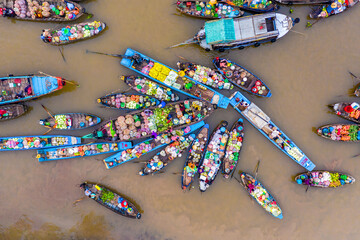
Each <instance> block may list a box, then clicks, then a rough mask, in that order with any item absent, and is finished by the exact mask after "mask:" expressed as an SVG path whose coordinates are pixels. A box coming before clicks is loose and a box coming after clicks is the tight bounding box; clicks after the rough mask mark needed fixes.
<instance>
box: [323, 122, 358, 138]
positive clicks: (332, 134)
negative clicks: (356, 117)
mask: <svg viewBox="0 0 360 240" xmlns="http://www.w3.org/2000/svg"><path fill="white" fill-rule="evenodd" d="M316 133H317V134H318V135H319V136H321V137H323V138H326V139H329V140H333V141H341V142H360V125H357V124H330V125H325V126H322V127H319V128H318V129H317V131H316Z"/></svg>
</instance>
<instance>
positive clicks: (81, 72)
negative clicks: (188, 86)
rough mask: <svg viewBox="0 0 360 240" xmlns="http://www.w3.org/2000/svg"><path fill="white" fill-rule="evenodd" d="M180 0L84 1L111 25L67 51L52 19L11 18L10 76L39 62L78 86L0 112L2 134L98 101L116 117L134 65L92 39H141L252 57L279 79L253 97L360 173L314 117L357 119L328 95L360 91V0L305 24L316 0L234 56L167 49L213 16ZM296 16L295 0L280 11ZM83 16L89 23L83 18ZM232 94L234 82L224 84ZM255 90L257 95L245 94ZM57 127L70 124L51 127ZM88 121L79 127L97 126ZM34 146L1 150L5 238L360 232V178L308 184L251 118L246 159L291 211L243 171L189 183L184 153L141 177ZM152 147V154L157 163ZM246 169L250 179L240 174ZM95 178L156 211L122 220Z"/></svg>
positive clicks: (159, 48) (329, 159)
mask: <svg viewBox="0 0 360 240" xmlns="http://www.w3.org/2000/svg"><path fill="white" fill-rule="evenodd" d="M173 2H174V1H171V0H151V1H144V0H106V1H96V0H95V1H91V0H90V1H86V2H84V6H85V7H86V9H87V11H88V12H91V13H93V14H94V17H93V19H99V20H102V21H104V22H106V23H107V24H108V26H109V27H108V29H107V30H106V32H105V33H104V34H102V35H101V36H99V37H97V38H94V39H92V40H88V41H83V42H79V43H75V44H71V45H68V46H65V48H64V55H65V58H66V62H64V61H63V59H62V57H61V55H60V53H59V50H58V48H57V47H53V46H48V45H46V44H44V43H43V42H42V41H41V40H40V37H39V35H40V33H41V30H42V29H43V28H48V27H54V26H58V24H54V23H33V22H24V21H11V20H9V19H5V18H4V19H3V18H2V19H0V33H1V35H0V63H1V68H0V75H1V76H6V75H7V74H10V73H12V74H14V75H15V74H27V73H36V72H37V71H39V70H40V71H43V72H47V73H50V74H53V75H59V76H63V77H65V78H67V79H70V80H75V81H77V82H78V83H79V84H80V87H79V88H75V89H74V88H71V87H70V86H67V88H65V90H64V91H61V92H59V93H57V94H54V95H51V96H49V97H44V98H40V99H38V100H36V101H32V102H30V103H29V104H30V105H31V106H32V108H33V109H32V111H31V112H30V113H29V114H27V115H25V116H23V117H21V118H19V119H16V120H12V121H8V122H2V123H1V125H0V133H1V136H16V135H34V134H42V133H44V132H45V131H46V129H44V128H43V127H42V126H40V125H39V124H38V120H39V119H40V118H43V117H46V116H47V114H46V112H45V111H44V110H43V109H42V107H41V104H44V105H45V106H46V107H47V108H49V109H50V110H51V111H52V112H57V113H61V112H90V113H93V114H96V115H98V116H102V117H103V118H104V119H108V118H110V117H115V116H117V115H118V114H119V113H120V112H118V111H116V110H110V109H104V108H101V107H100V106H99V104H97V103H96V101H95V100H96V98H98V97H100V96H102V95H105V94H106V93H110V92H113V91H115V90H118V89H126V88H127V87H126V86H125V84H124V83H122V82H120V80H119V79H118V77H119V76H120V75H122V74H134V73H133V72H131V71H130V70H128V69H126V68H125V67H122V66H120V65H119V59H117V58H112V57H106V56H100V55H94V54H86V52H85V51H86V49H89V50H94V51H100V52H107V53H117V54H122V53H124V52H125V49H126V48H127V47H131V48H133V49H136V50H138V51H140V52H142V53H144V54H146V55H148V56H150V57H153V58H155V59H157V60H159V61H161V62H163V63H165V64H167V65H169V66H172V67H175V66H176V65H175V64H176V62H177V61H178V60H179V56H181V57H184V58H187V59H189V60H191V61H193V62H197V63H200V64H203V65H207V66H212V63H211V60H212V58H213V57H215V56H223V57H228V58H230V59H232V60H234V61H236V62H238V63H239V64H241V65H243V66H244V67H246V68H248V69H249V70H251V71H252V72H254V73H255V74H256V75H258V76H259V77H260V78H262V79H263V80H264V81H265V82H266V84H267V85H268V86H269V87H270V89H271V90H272V94H273V95H272V97H271V98H268V99H264V98H257V97H252V96H250V99H251V100H253V101H254V102H255V103H256V104H257V105H258V106H259V107H260V108H262V109H263V110H264V111H265V112H266V113H267V114H268V115H269V116H270V117H271V118H272V120H273V121H274V122H275V123H276V124H277V125H278V126H279V127H280V128H281V129H282V130H283V131H284V132H285V133H286V134H287V135H288V136H289V137H290V138H291V139H292V140H293V141H294V142H295V143H296V144H297V145H298V146H299V147H300V148H301V149H302V150H303V151H304V152H305V153H306V155H307V156H308V157H309V158H310V159H311V160H312V161H313V162H314V163H315V164H316V165H317V167H316V169H327V170H338V171H343V172H347V173H349V174H351V175H353V176H354V177H355V178H359V176H360V167H359V164H358V161H359V157H357V158H353V156H354V155H356V154H359V153H360V149H359V145H358V143H348V144H347V143H337V142H333V141H330V140H326V139H323V138H321V137H319V136H317V135H316V134H315V133H314V132H313V131H312V128H313V127H317V126H320V125H323V124H328V123H346V122H347V121H346V120H344V119H341V118H339V117H337V116H336V115H333V114H330V113H328V108H327V106H326V105H327V104H331V103H335V102H337V101H341V100H350V101H356V100H357V99H356V98H355V97H350V96H349V95H348V91H349V89H350V88H352V87H353V85H354V84H357V83H358V82H357V80H355V79H352V78H351V76H350V75H349V74H348V71H349V70H350V71H352V72H354V73H355V74H358V75H359V76H360V67H359V66H360V45H359V44H358V42H359V40H358V39H359V37H360V25H359V24H358V21H359V14H360V6H355V7H354V8H353V9H351V10H349V11H347V12H346V13H343V14H340V15H338V16H333V17H331V18H329V19H326V20H324V21H320V22H318V23H316V24H315V25H314V26H313V27H312V28H310V29H305V24H306V21H307V19H306V16H307V14H308V12H309V11H310V8H309V7H308V6H299V7H294V13H293V14H292V16H293V17H300V19H301V22H300V23H299V24H297V25H296V26H295V27H294V28H293V30H294V31H296V32H297V33H296V32H290V33H288V34H287V35H286V36H285V37H284V38H282V39H280V40H279V41H277V42H276V43H274V44H265V45H262V46H260V47H259V48H252V47H251V48H246V49H245V50H232V51H229V52H224V53H221V54H219V53H217V52H205V51H204V50H202V49H201V48H200V47H198V46H184V47H178V48H173V49H167V47H169V46H171V45H173V44H176V43H179V42H182V41H183V40H186V39H188V38H189V37H191V36H192V35H193V34H195V33H196V32H197V30H198V29H199V28H200V27H201V25H202V24H203V20H199V19H195V18H190V17H186V16H178V15H177V12H176V10H175V7H174V5H172V3H173ZM279 11H280V12H282V13H286V14H288V11H289V8H288V7H286V6H283V7H282V8H281V9H280V10H279ZM81 20H85V18H82V19H81ZM222 93H223V94H225V95H227V96H230V95H231V92H228V91H222ZM247 96H248V95H247ZM239 117H240V114H238V113H237V112H236V111H235V110H234V109H231V107H229V108H228V109H226V110H225V109H218V110H217V111H216V112H215V113H214V114H213V115H212V116H210V117H209V118H208V119H207V120H206V122H208V123H209V124H210V127H211V129H213V128H214V127H215V126H216V125H217V123H219V121H220V120H226V121H228V122H229V123H230V124H233V122H234V121H235V120H236V119H238V118H239ZM53 133H54V134H56V133H58V134H60V133H61V134H63V133H64V132H61V131H57V132H56V131H53ZM87 133H88V131H86V130H83V131H75V132H69V133H68V134H74V135H79V136H82V135H85V134H87ZM35 154H36V152H33V151H19V152H2V153H0V166H1V167H0V179H1V185H0V202H1V204H0V226H1V228H0V239H11V240H12V239H312V238H314V237H315V238H317V239H328V240H330V239H358V236H359V233H360V229H359V228H358V226H359V224H360V218H359V217H358V213H357V211H358V208H359V202H358V198H359V197H360V185H359V184H358V183H355V184H354V185H351V186H346V187H343V188H340V189H333V190H329V189H313V188H311V189H309V190H308V191H307V192H306V193H305V187H303V186H299V185H297V184H296V183H295V182H293V181H292V178H293V176H294V175H296V174H298V173H300V172H303V171H304V169H303V168H301V167H300V166H299V165H297V164H296V163H294V162H293V161H292V160H291V159H290V158H289V157H287V156H286V155H284V154H283V153H282V152H281V151H280V150H279V149H277V148H276V147H275V146H274V145H273V144H271V143H270V142H269V141H268V140H267V139H265V138H264V137H263V136H262V135H261V134H260V133H259V132H258V131H257V130H256V129H255V128H254V127H253V126H252V125H251V124H249V123H248V122H245V140H244V147H243V149H242V152H241V160H240V162H239V164H238V168H237V170H240V169H241V170H243V171H247V172H250V173H252V172H253V171H254V168H255V165H256V163H257V161H258V159H261V164H260V168H259V173H258V179H259V180H260V181H261V182H262V183H263V184H264V185H265V187H267V188H268V190H269V191H270V192H271V193H272V195H273V196H274V197H275V198H276V199H277V201H278V203H279V204H280V206H281V208H282V210H283V215H284V219H283V220H278V219H276V218H274V217H272V216H270V215H269V214H267V213H266V212H265V211H264V210H263V209H262V208H261V207H260V206H258V204H257V203H255V202H254V201H252V200H250V198H249V196H248V194H247V193H246V191H245V190H244V189H243V188H242V187H241V186H240V185H239V183H238V182H237V181H236V180H234V179H233V180H231V181H225V180H224V179H223V178H222V177H220V176H219V177H218V178H217V179H216V181H215V182H214V184H213V185H212V186H211V187H210V189H209V190H208V191H207V192H205V193H203V194H201V193H200V192H199V191H198V182H197V181H196V184H195V185H194V186H195V188H194V189H192V190H191V191H189V192H186V193H184V192H183V191H182V190H181V188H180V178H181V177H180V175H177V174H176V173H178V172H181V170H182V167H183V164H184V160H185V159H184V157H182V158H180V159H177V160H176V161H174V162H173V163H172V164H171V165H169V166H168V167H167V169H166V171H165V173H163V174H159V175H155V176H144V177H141V176H139V175H138V174H137V173H138V170H139V169H140V168H142V164H139V163H138V164H135V163H127V164H124V165H121V166H119V167H116V168H114V169H111V170H107V169H106V168H105V166H104V164H103V163H102V162H101V160H102V159H103V156H98V157H90V158H82V159H73V160H63V161H54V162H44V163H39V162H38V161H37V159H36V158H35ZM152 155H153V154H149V155H145V157H143V158H141V160H146V159H148V158H149V157H151V156H152ZM236 176H238V175H237V174H236ZM85 180H88V181H93V182H98V183H102V184H105V185H107V186H111V187H112V188H113V189H116V190H117V191H119V192H121V193H124V194H126V195H128V196H130V197H132V198H133V199H135V200H136V202H137V203H138V204H139V205H140V206H141V207H142V209H143V210H144V213H143V216H142V219H141V220H132V219H127V218H124V217H121V216H119V215H117V214H115V213H113V212H111V211H109V210H108V209H106V208H104V207H101V206H100V205H98V204H97V203H95V202H94V201H92V200H90V199H84V200H83V201H80V202H79V203H77V205H76V206H75V207H74V206H73V202H74V201H75V200H77V199H79V198H81V197H83V193H82V192H81V191H80V189H79V188H78V184H80V183H81V182H83V181H85Z"/></svg>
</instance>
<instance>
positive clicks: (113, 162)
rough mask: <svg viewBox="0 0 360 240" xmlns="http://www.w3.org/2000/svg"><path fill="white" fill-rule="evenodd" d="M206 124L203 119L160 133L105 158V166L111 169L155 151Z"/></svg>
mask: <svg viewBox="0 0 360 240" xmlns="http://www.w3.org/2000/svg"><path fill="white" fill-rule="evenodd" d="M204 124H205V123H204V121H201V122H198V123H195V124H193V125H190V126H187V127H185V128H182V129H179V130H173V131H171V132H166V133H163V134H161V135H158V136H157V137H156V138H149V139H147V140H145V141H142V142H140V143H138V144H136V145H135V146H134V147H133V148H129V149H127V150H124V151H121V152H118V153H116V154H115V155H113V156H110V157H107V158H105V159H104V163H105V166H106V168H107V169H111V168H114V167H116V166H119V165H121V164H123V163H126V162H129V161H131V160H133V159H136V158H140V157H141V156H143V155H145V154H147V153H150V152H153V151H155V150H157V149H160V148H162V147H164V146H166V145H168V144H170V143H172V142H173V141H174V140H175V138H176V137H177V136H183V135H187V134H190V133H192V132H194V131H196V130H198V129H199V128H201V127H202V126H204ZM174 137H175V138H174Z"/></svg>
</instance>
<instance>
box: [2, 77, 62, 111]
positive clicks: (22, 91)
mask: <svg viewBox="0 0 360 240" xmlns="http://www.w3.org/2000/svg"><path fill="white" fill-rule="evenodd" d="M64 85H65V81H64V79H63V78H61V77H49V76H30V75H29V76H9V77H3V78H0V105H2V104H9V103H16V102H21V101H28V100H30V99H34V98H38V97H41V96H44V95H46V94H49V93H52V92H55V91H57V90H60V89H62V88H63V86H64Z"/></svg>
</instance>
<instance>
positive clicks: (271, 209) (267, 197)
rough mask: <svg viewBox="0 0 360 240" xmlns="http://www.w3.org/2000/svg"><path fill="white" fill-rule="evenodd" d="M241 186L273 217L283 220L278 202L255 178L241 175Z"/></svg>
mask: <svg viewBox="0 0 360 240" xmlns="http://www.w3.org/2000/svg"><path fill="white" fill-rule="evenodd" d="M240 179H241V182H240V183H241V185H243V187H244V188H245V189H246V191H247V192H248V193H249V194H250V196H251V197H252V198H254V199H255V200H256V202H257V203H258V204H259V205H260V206H262V207H263V208H264V209H265V211H267V212H268V213H270V214H271V215H272V216H274V217H276V218H279V219H282V218H283V215H282V210H281V208H280V206H279V204H277V203H276V200H275V198H274V197H273V196H271V194H270V193H269V191H268V190H266V188H265V187H264V186H263V185H262V184H261V183H260V182H259V181H257V180H256V179H255V178H254V177H253V176H251V175H250V174H247V173H244V172H243V173H241V174H240Z"/></svg>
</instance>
